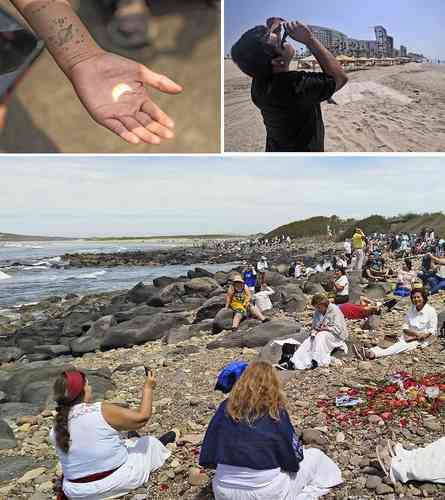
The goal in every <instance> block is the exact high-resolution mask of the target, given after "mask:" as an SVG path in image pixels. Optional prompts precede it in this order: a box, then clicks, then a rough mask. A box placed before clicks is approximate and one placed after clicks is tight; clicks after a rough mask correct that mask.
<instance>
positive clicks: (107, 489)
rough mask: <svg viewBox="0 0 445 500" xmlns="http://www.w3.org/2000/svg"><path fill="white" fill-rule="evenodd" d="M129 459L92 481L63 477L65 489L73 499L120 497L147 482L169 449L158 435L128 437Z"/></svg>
mask: <svg viewBox="0 0 445 500" xmlns="http://www.w3.org/2000/svg"><path fill="white" fill-rule="evenodd" d="M125 445H126V447H127V450H128V458H127V461H126V462H125V463H124V464H123V465H122V466H121V467H120V468H119V469H118V470H117V471H115V472H113V474H111V475H110V476H108V477H106V478H104V479H100V480H99V481H94V482H92V483H71V482H70V481H67V480H64V482H63V490H64V492H65V495H66V496H67V497H68V498H70V500H107V499H111V498H120V497H122V496H124V495H127V494H128V493H130V492H131V491H133V490H135V489H137V488H140V487H141V486H143V485H144V484H146V483H147V482H148V479H149V477H150V474H151V473H152V472H153V471H155V470H157V469H159V468H160V467H162V465H164V462H165V461H166V460H167V458H168V457H169V456H170V451H169V450H168V449H167V448H165V446H164V445H163V444H162V443H161V442H160V441H159V440H157V439H156V438H154V437H152V436H143V437H140V438H137V439H131V440H127V441H126V442H125Z"/></svg>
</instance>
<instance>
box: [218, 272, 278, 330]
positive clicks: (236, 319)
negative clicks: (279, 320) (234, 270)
mask: <svg viewBox="0 0 445 500" xmlns="http://www.w3.org/2000/svg"><path fill="white" fill-rule="evenodd" d="M251 302H252V296H251V294H250V290H249V288H248V287H247V286H246V284H245V283H244V280H243V278H242V277H241V275H236V276H234V277H233V279H232V285H231V286H230V287H229V290H228V292H227V295H226V309H231V310H232V311H233V313H234V314H233V321H232V330H233V331H236V330H238V328H239V325H240V323H241V321H242V320H243V319H244V318H246V317H247V315H248V314H250V315H251V316H253V317H254V318H257V319H259V320H260V321H262V322H263V323H266V322H267V321H270V319H269V318H266V316H264V315H263V314H262V313H261V311H259V310H258V308H256V307H255V306H254V305H253V304H252V303H251Z"/></svg>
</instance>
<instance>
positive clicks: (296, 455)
mask: <svg viewBox="0 0 445 500" xmlns="http://www.w3.org/2000/svg"><path fill="white" fill-rule="evenodd" d="M279 436H280V443H279V450H280V453H279V458H280V467H281V470H283V471H286V472H298V470H299V468H300V462H301V461H302V460H303V446H302V443H301V441H300V439H299V438H298V436H297V435H296V434H295V430H294V428H293V425H292V423H291V421H290V418H289V415H288V413H287V411H286V410H283V411H282V412H281V416H280V422H279Z"/></svg>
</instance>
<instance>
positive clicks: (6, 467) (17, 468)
mask: <svg viewBox="0 0 445 500" xmlns="http://www.w3.org/2000/svg"><path fill="white" fill-rule="evenodd" d="M35 466H36V461H35V457H31V456H26V457H21V456H11V457H6V456H0V481H12V480H13V479H15V478H17V477H20V476H22V475H23V474H24V473H25V472H26V471H28V470H31V469H32V468H33V467H35Z"/></svg>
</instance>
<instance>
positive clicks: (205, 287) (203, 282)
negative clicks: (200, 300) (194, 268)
mask: <svg viewBox="0 0 445 500" xmlns="http://www.w3.org/2000/svg"><path fill="white" fill-rule="evenodd" d="M184 288H185V291H186V292H187V293H189V294H202V295H204V296H207V295H209V294H210V293H212V292H213V291H214V290H217V289H218V288H220V286H219V285H218V282H217V281H216V280H214V279H213V278H208V277H205V278H193V279H191V280H190V281H186V282H185V283H184Z"/></svg>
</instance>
